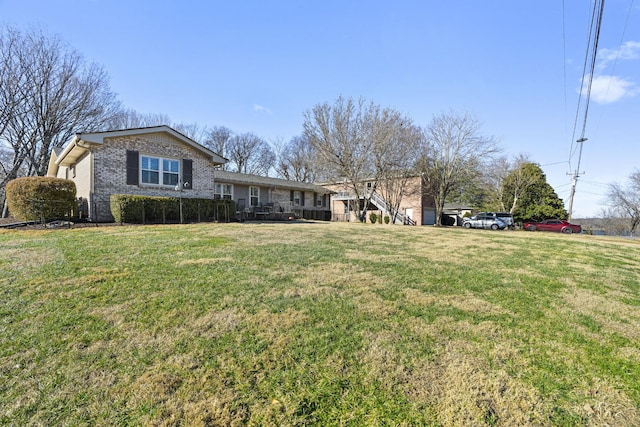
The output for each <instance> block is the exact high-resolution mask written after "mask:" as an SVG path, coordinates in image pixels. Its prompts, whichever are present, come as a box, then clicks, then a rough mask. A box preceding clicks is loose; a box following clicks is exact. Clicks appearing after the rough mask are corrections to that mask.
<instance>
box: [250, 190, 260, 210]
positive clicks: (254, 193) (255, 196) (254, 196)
mask: <svg viewBox="0 0 640 427" xmlns="http://www.w3.org/2000/svg"><path fill="white" fill-rule="evenodd" d="M249 197H251V206H258V203H259V202H260V187H249Z"/></svg>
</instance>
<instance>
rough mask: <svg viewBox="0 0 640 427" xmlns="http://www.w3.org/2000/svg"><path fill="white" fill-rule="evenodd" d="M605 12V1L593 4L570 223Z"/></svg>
mask: <svg viewBox="0 0 640 427" xmlns="http://www.w3.org/2000/svg"><path fill="white" fill-rule="evenodd" d="M603 12H604V0H596V1H595V2H594V4H593V12H592V14H591V25H590V27H589V37H588V40H587V52H586V54H585V59H584V65H583V68H582V81H581V87H580V95H579V98H578V107H577V109H576V118H575V122H574V125H573V135H572V138H571V139H572V141H573V140H574V139H575V137H576V129H577V128H578V116H579V112H580V106H581V100H582V92H583V91H584V88H585V80H588V83H587V90H586V95H585V101H584V115H583V120H582V129H581V131H580V137H579V138H578V139H577V140H575V141H576V143H578V144H580V153H579V154H578V165H577V167H576V169H575V171H574V173H573V175H572V178H571V195H570V196H569V212H568V213H569V218H568V219H569V221H571V216H572V214H573V199H574V197H575V192H576V185H577V183H578V177H579V176H580V175H581V172H580V161H581V160H582V148H583V147H584V142H585V141H587V138H585V136H584V135H585V132H586V128H587V117H588V116H589V101H590V100H591V87H592V84H593V74H594V72H595V68H596V56H597V53H598V41H599V39H600V29H601V28H602V16H603ZM587 64H588V66H589V73H587ZM576 148H577V146H576ZM570 151H573V142H572V145H571V150H570ZM572 156H573V153H571V155H570V157H569V164H571V157H572Z"/></svg>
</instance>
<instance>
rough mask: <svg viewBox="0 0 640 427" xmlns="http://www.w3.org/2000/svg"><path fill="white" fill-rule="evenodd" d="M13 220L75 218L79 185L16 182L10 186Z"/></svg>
mask: <svg viewBox="0 0 640 427" xmlns="http://www.w3.org/2000/svg"><path fill="white" fill-rule="evenodd" d="M6 197H7V204H8V205H9V212H10V213H11V216H13V217H14V218H16V219H19V220H21V221H33V220H49V219H54V218H70V217H73V216H76V213H77V210H78V203H77V201H76V184H75V183H74V182H73V181H70V180H68V179H61V178H50V177H44V176H29V177H23V178H16V179H14V180H11V181H9V182H8V183H7V186H6Z"/></svg>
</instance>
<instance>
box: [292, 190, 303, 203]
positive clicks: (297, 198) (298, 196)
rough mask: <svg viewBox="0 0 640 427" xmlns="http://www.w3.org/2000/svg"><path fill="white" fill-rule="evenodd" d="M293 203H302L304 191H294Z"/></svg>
mask: <svg viewBox="0 0 640 427" xmlns="http://www.w3.org/2000/svg"><path fill="white" fill-rule="evenodd" d="M293 204H294V205H298V206H300V205H302V192H301V191H294V192H293Z"/></svg>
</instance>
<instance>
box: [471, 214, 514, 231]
mask: <svg viewBox="0 0 640 427" xmlns="http://www.w3.org/2000/svg"><path fill="white" fill-rule="evenodd" d="M462 226H463V227H464V228H490V229H492V230H498V229H500V230H502V229H503V228H506V227H507V224H505V223H504V222H503V221H502V220H501V219H500V218H498V217H496V216H495V215H492V214H489V213H486V212H484V213H481V214H478V215H476V216H472V217H471V218H465V219H464V220H463V221H462Z"/></svg>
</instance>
